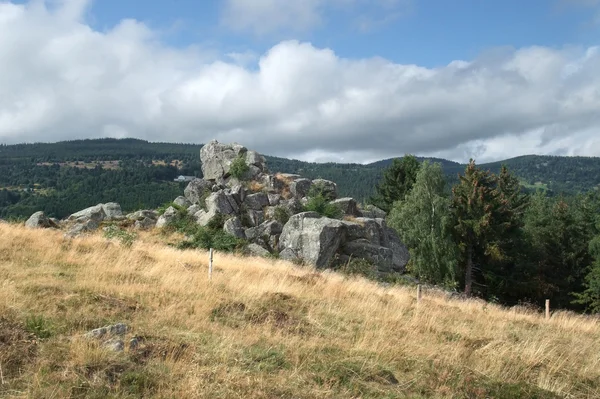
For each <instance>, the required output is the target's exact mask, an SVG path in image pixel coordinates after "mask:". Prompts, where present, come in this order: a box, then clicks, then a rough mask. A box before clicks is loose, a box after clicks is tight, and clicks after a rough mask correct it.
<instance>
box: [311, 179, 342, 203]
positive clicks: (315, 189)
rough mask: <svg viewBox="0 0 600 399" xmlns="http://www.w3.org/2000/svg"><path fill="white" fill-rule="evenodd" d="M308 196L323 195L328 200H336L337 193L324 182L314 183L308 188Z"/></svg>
mask: <svg viewBox="0 0 600 399" xmlns="http://www.w3.org/2000/svg"><path fill="white" fill-rule="evenodd" d="M308 197H309V198H311V197H323V198H324V199H325V200H326V201H333V200H335V194H334V193H333V192H331V191H330V190H328V189H327V187H326V185H325V183H323V182H317V183H313V185H312V186H311V187H310V190H308Z"/></svg>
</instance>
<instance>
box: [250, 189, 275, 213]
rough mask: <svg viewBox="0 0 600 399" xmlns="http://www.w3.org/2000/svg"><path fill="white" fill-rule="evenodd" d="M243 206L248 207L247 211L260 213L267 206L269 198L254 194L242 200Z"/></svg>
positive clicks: (263, 194) (264, 194)
mask: <svg viewBox="0 0 600 399" xmlns="http://www.w3.org/2000/svg"><path fill="white" fill-rule="evenodd" d="M244 205H246V207H248V209H253V210H255V211H262V210H263V208H264V207H266V206H269V196H268V195H267V194H266V193H262V192H261V193H255V194H250V195H248V196H246V199H245V200H244Z"/></svg>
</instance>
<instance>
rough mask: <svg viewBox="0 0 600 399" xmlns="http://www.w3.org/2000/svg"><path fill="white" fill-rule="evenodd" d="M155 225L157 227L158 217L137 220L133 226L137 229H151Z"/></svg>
mask: <svg viewBox="0 0 600 399" xmlns="http://www.w3.org/2000/svg"><path fill="white" fill-rule="evenodd" d="M153 227H156V219H150V218H144V219H142V220H136V221H135V223H134V224H133V228H134V229H136V230H150V229H152V228H153Z"/></svg>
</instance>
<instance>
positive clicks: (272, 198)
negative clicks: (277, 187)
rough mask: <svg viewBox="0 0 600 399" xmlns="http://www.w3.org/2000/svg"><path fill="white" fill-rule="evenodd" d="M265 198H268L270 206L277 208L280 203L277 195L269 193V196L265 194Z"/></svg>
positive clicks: (279, 196)
mask: <svg viewBox="0 0 600 399" xmlns="http://www.w3.org/2000/svg"><path fill="white" fill-rule="evenodd" d="M267 197H268V198H269V205H270V206H277V205H279V202H280V201H281V195H280V194H277V193H269V194H267Z"/></svg>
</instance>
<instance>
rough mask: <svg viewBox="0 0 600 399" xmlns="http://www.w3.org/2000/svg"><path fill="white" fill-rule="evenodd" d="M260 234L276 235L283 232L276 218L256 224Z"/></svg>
mask: <svg viewBox="0 0 600 399" xmlns="http://www.w3.org/2000/svg"><path fill="white" fill-rule="evenodd" d="M258 228H259V230H260V235H268V236H272V235H278V234H281V233H282V232H283V225H282V224H281V223H279V222H278V221H276V220H269V221H267V222H264V223H262V224H261V225H260V226H258Z"/></svg>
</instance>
